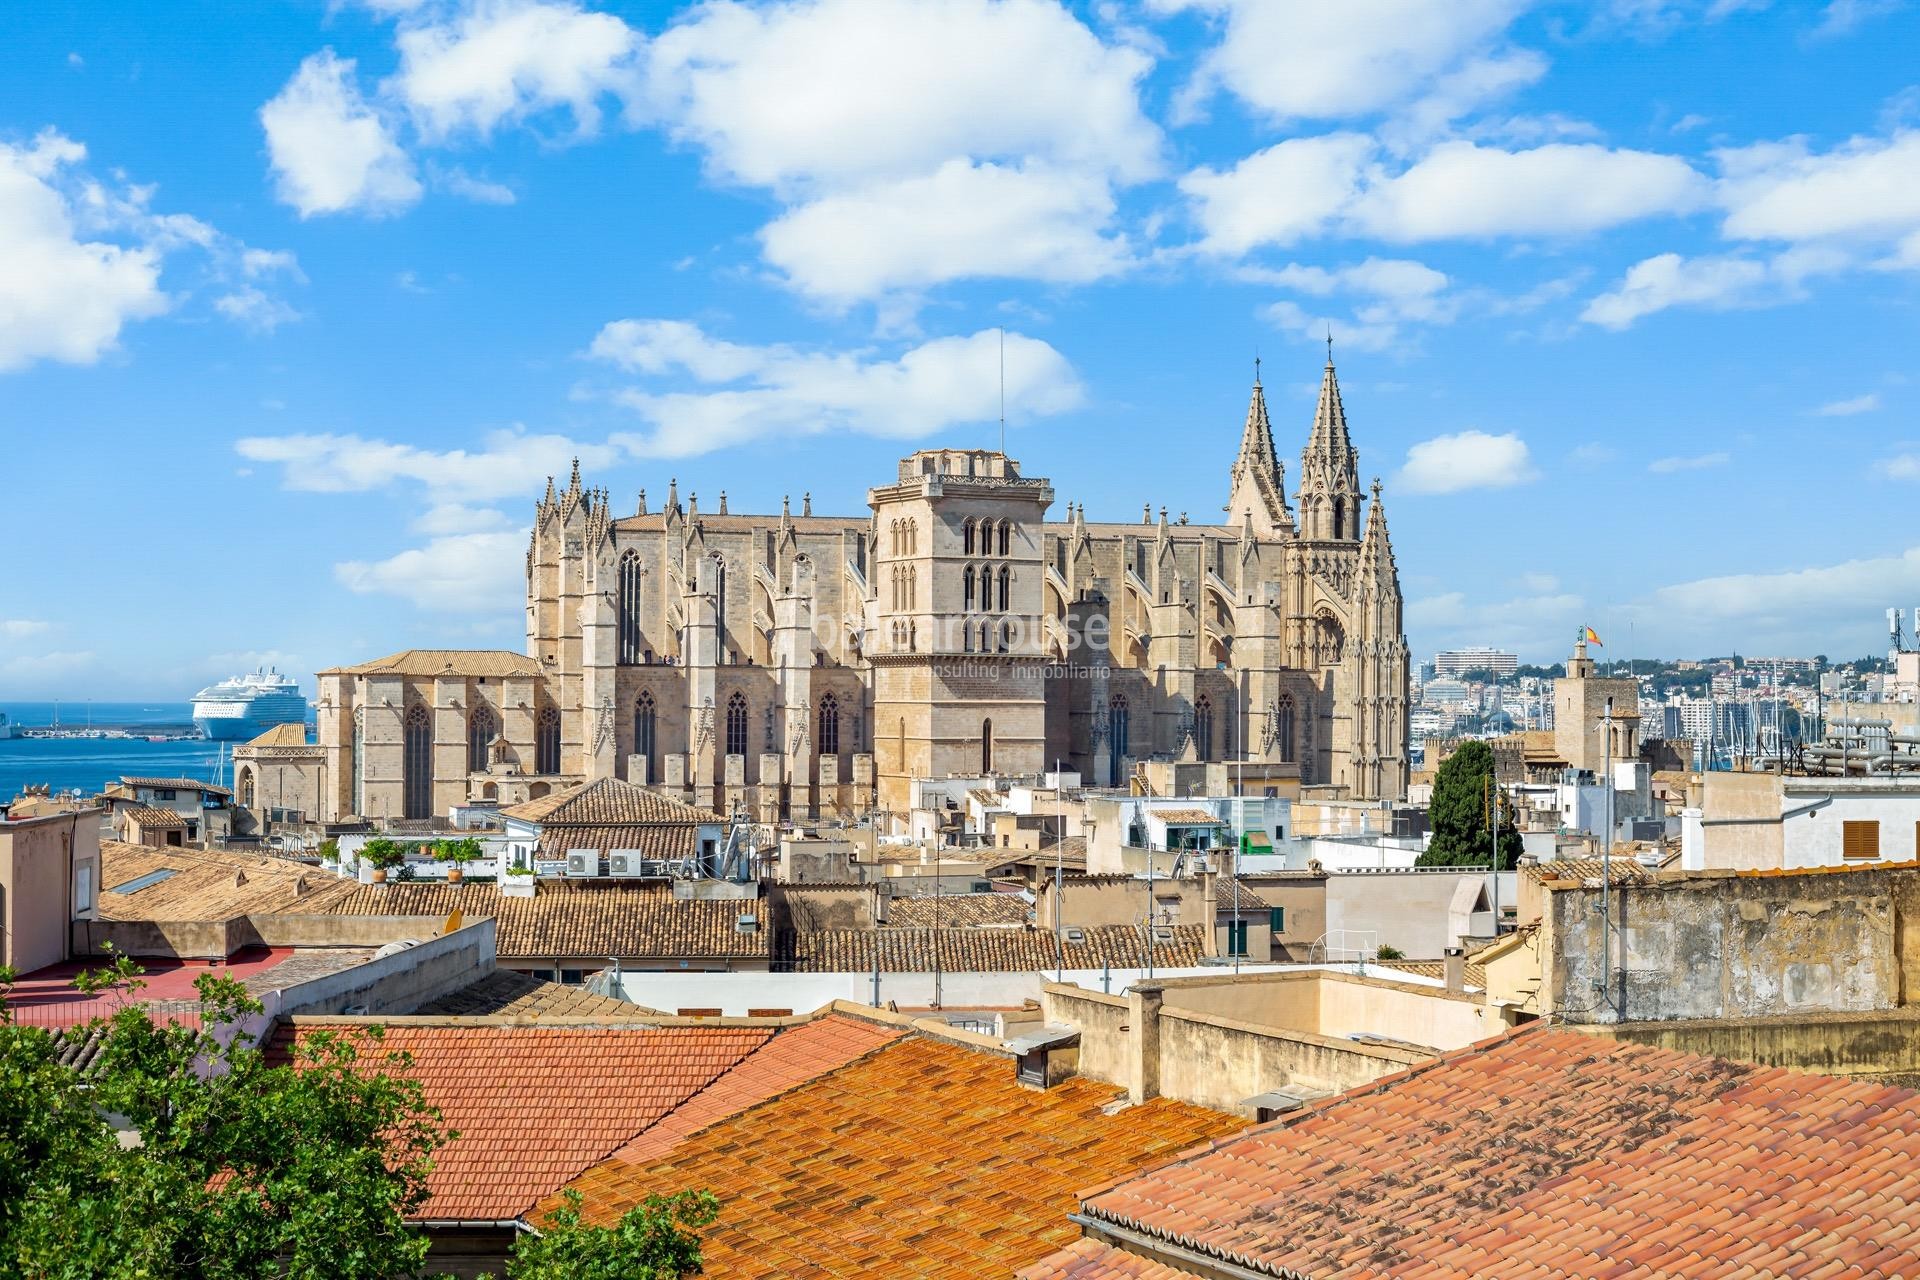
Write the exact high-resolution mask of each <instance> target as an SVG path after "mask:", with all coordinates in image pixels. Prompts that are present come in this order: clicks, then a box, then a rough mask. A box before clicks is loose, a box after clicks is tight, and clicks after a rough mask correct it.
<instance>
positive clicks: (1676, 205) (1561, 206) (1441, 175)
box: [1354, 142, 1709, 241]
mask: <svg viewBox="0 0 1920 1280" xmlns="http://www.w3.org/2000/svg"><path fill="white" fill-rule="evenodd" d="M1708 190H1709V188H1708V184H1707V181H1706V179H1704V178H1702V177H1701V176H1700V175H1699V174H1698V173H1696V172H1694V170H1693V169H1692V168H1691V167H1689V166H1688V164H1687V163H1686V161H1684V160H1681V159H1679V158H1678V157H1676V156H1666V155H1658V154H1655V153H1653V152H1648V151H1627V150H1612V149H1609V148H1607V147H1601V146H1595V145H1591V144H1584V143H1580V144H1576V143H1551V144H1549V145H1547V146H1543V147H1535V148H1533V149H1531V150H1527V151H1502V150H1500V149H1498V148H1496V147H1483V146H1478V145H1476V144H1474V143H1471V142H1448V143H1443V144H1441V145H1440V146H1438V147H1435V148H1434V149H1433V150H1432V151H1430V152H1428V153H1427V154H1426V155H1425V156H1423V157H1422V158H1421V159H1420V160H1419V161H1418V162H1417V163H1415V164H1414V165H1413V167H1412V168H1410V169H1408V170H1406V171H1405V172H1403V173H1401V174H1399V175H1398V176H1397V177H1393V178H1389V179H1386V180H1384V181H1381V182H1376V183H1374V184H1373V185H1372V186H1371V188H1370V189H1369V190H1368V191H1367V193H1366V195H1365V196H1364V197H1363V198H1362V199H1361V201H1360V202H1359V206H1358V207H1357V208H1356V209H1355V211H1354V213H1355V219H1356V221H1357V222H1358V223H1359V225H1361V226H1363V227H1364V228H1366V229H1367V230H1368V231H1370V232H1371V233H1372V234H1375V235H1378V236H1382V237H1384V238H1386V239H1388V240H1402V241H1411V240H1436V239H1446V238H1454V237H1491V236H1516V235H1540V236H1562V235H1579V234H1583V233H1586V232H1592V231H1599V230H1602V229H1604V228H1607V227H1613V226H1618V225H1620V224H1621V223H1625V222H1632V221H1635V220H1637V219H1640V218H1646V217H1652V216H1654V215H1657V214H1672V213H1683V212H1686V211H1688V210H1690V209H1693V208H1696V207H1698V206H1699V205H1700V204H1702V203H1703V202H1704V201H1705V200H1706V198H1707V195H1708Z"/></svg>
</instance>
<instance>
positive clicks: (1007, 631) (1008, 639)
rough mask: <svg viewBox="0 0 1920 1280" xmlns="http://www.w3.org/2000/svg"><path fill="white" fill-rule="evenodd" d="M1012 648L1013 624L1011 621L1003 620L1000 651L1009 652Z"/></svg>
mask: <svg viewBox="0 0 1920 1280" xmlns="http://www.w3.org/2000/svg"><path fill="white" fill-rule="evenodd" d="M1012 649H1013V624H1012V623H1011V622H1003V623H1001V624H1000V652H1001V653H1008V652H1011V651H1012Z"/></svg>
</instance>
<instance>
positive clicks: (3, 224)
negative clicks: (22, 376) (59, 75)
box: [0, 132, 171, 372]
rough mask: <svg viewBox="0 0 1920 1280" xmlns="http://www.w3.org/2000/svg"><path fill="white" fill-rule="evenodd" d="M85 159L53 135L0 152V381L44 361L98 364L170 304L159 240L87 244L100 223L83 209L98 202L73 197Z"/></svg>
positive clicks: (74, 146)
mask: <svg viewBox="0 0 1920 1280" xmlns="http://www.w3.org/2000/svg"><path fill="white" fill-rule="evenodd" d="M85 156H86V149H85V148H84V147H82V146H81V145H80V144H79V143H77V142H74V141H72V140H70V139H68V138H65V137H62V136H61V135H60V134H58V133H53V132H46V133H42V134H41V135H40V136H39V137H37V138H35V139H34V141H33V142H31V143H29V144H26V145H24V146H13V145H9V144H6V143H0V372H5V371H7V370H9V369H18V368H22V367H24V366H26V365H29V364H32V363H33V362H35V361H37V360H59V361H64V362H66V363H69V364H91V363H93V362H94V361H95V360H98V359H99V358H100V356H101V355H102V354H104V353H105V352H107V351H109V350H111V349H112V348H113V346H114V345H115V343H116V342H118V340H119V337H120V331H121V329H122V328H123V327H124V326H125V325H126V324H127V323H128V322H129V321H132V320H140V319H144V318H146V317H148V316H155V315H158V314H160V313H161V312H163V311H165V310H166V309H167V308H168V306H169V305H170V302H171V299H169V298H168V296H167V295H166V293H164V292H163V291H162V290H161V288H160V264H161V258H162V255H163V252H164V247H163V245H162V243H161V242H160V241H159V240H158V239H157V238H151V237H149V238H147V241H146V242H145V243H140V244H133V245H123V244H116V243H111V242H109V241H106V240H89V239H84V238H82V237H83V236H84V235H86V234H88V232H87V231H85V230H83V229H82V227H81V226H80V225H79V224H80V223H81V222H82V220H87V221H97V218H96V217H95V211H93V210H90V209H89V208H88V207H87V205H86V204H85V203H83V202H84V201H86V200H87V198H88V196H90V195H93V194H94V193H93V192H91V191H89V192H79V191H71V190H70V188H71V186H72V184H73V182H74V180H75V179H74V169H75V167H76V166H77V165H78V164H79V163H80V162H81V161H82V160H83V159H84V158H85ZM88 185H89V186H91V184H88ZM99 198H102V199H103V198H105V193H104V191H101V192H100V193H99ZM116 220H117V219H116ZM95 229H100V228H97V227H96V228H95Z"/></svg>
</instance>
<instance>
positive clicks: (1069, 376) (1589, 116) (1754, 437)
mask: <svg viewBox="0 0 1920 1280" xmlns="http://www.w3.org/2000/svg"><path fill="white" fill-rule="evenodd" d="M1917 49H1920V6H1917V5H1911V4H1900V3H1893V2H1891V0H1884V2H1876V0H1833V2H1832V3H1825V2H1815V0H1799V2H1797V3H1787V2H1785V0H1774V2H1773V3H1766V2H1765V0H1746V2H1744V3H1743V2H1741V0H1611V3H1600V2H1598V0H1596V2H1594V3H1585V4H1551V3H1540V4H1528V3H1525V2H1524V0H1431V2H1427V0H1418V2H1417V0H1346V2H1345V3H1342V4H1338V5H1331V4H1326V3H1324V2H1323V0H1315V2H1313V3H1294V2H1293V0H1128V2H1121V0H1114V2H1111V3H1082V4H1058V3H1054V2H1052V0H913V2H909V0H809V2H793V3H757V4H733V3H712V4H706V5H700V6H693V7H682V6H674V5H667V4H625V5H620V4H602V5H589V4H582V3H572V2H569V0H359V2H352V0H333V2H331V3H321V2H319V0H316V2H314V3H297V4H296V3H289V4H278V5H263V4H258V3H247V4H241V3H237V2H236V3H188V2H185V0H183V2H182V3H179V4H169V5H155V4H151V3H115V2H113V0H87V2H86V3H79V2H74V3H52V2H49V3H43V4H34V5H10V6H6V7H5V9H4V10H0V68H4V72H5V74H4V75H3V76H0V437H3V438H4V444H5V455H4V457H5V462H4V466H5V469H6V479H7V483H6V485H5V491H6V499H5V500H6V504H7V508H8V511H7V515H8V520H7V525H6V527H7V528H8V529H9V530H10V531H11V532H12V533H13V538H12V540H11V544H12V547H13V550H14V554H13V555H12V556H10V557H9V560H10V565H9V567H10V570H11V572H10V574H9V579H10V581H9V585H8V589H7V591H6V593H5V596H4V599H0V694H4V695H5V696H7V697H12V698H31V697H50V696H81V695H91V696H95V697H113V696H145V697H154V696H184V695H185V694H186V693H189V692H191V691H192V690H193V689H194V688H196V687H197V686H198V684H200V683H202V682H204V681H205V680H206V679H210V678H213V677H216V676H219V675H223V674H227V673H229V672H230V671H232V670H235V669H239V668H241V667H243V666H246V665H249V664H251V663H252V662H254V661H258V660H266V661H274V662H278V663H279V664H280V665H281V666H282V667H283V668H288V669H292V670H295V671H296V672H298V673H300V674H302V675H306V674H307V673H310V672H311V671H312V670H313V669H315V668H317V667H321V666H326V665H330V664H333V663H337V662H346V661H355V660H359V659H363V658H366V657H369V656H373V655H376V654H379V653H383V652H387V651H390V650H393V649H396V648H401V647H404V646H409V645H503V646H507V647H518V645H519V642H520V636H519V627H520V615H519V602H520V593H521V557H522V551H523V548H524V538H525V526H526V524H527V521H528V519H529V515H530V511H531V506H532V502H533V500H534V499H535V498H536V497H537V496H538V494H539V492H540V491H541V489H542V488H543V487H544V484H545V478H546V476H547V474H548V473H550V472H553V473H558V474H560V475H561V476H562V477H564V474H565V470H566V467H567V464H568V461H569V459H570V458H572V457H573V456H575V455H576V454H578V455H579V456H580V457H581V458H582V459H583V461H584V464H585V469H586V474H587V477H588V480H589V482H590V483H592V484H595V485H600V486H604V487H606V488H608V489H609V490H611V492H612V494H613V499H614V504H615V507H616V509H617V510H620V511H627V510H631V509H632V504H633V503H634V502H635V500H636V497H637V494H638V491H640V490H641V489H645V490H646V491H647V493H648V495H649V499H650V501H651V502H652V503H653V504H654V505H655V506H656V507H657V505H658V503H659V502H660V499H661V496H662V495H663V494H664V493H665V491H666V488H667V483H668V480H669V478H670V477H674V478H677V479H678V482H679V486H680V492H681V493H682V495H683V496H684V495H686V494H687V493H689V492H697V493H698V494H699V495H700V500H701V504H702V507H703V508H705V509H711V508H712V506H713V505H715V504H716V503H717V499H718V496H719V493H720V491H721V490H723V489H724V490H726V491H727V494H728V498H729V503H730V506H731V509H732V510H734V511H743V510H761V511H768V510H777V509H778V507H779V502H780V499H781V496H782V494H786V493H791V494H792V495H793V496H794V498H795V501H796V503H797V502H798V499H799V495H800V494H801V492H803V491H808V490H810V491H811V492H812V494H813V498H814V502H815V505H816V509H818V510H822V511H836V512H844V511H852V510H857V509H859V508H860V507H861V505H862V503H863V502H864V496H865V490H866V488H867V487H868V486H869V485H870V484H872V483H875V482H877V481H879V480H882V479H884V478H885V477H886V476H887V475H889V474H890V472H891V467H892V460H893V459H894V458H896V457H897V456H899V455H900V454H901V453H902V452H904V451H906V450H908V449H910V448H912V447H915V446H916V444H917V443H919V442H923V441H924V442H941V443H987V442H991V441H993V440H994V439H995V436H996V432H997V427H996V425H995V422H994V418H995V415H996V413H997V406H998V386H997V382H998V372H997V349H998V339H997V337H996V331H997V330H1000V329H1003V328H1004V330H1005V333H1006V343H1007V381H1008V412H1009V419H1010V424H1009V436H1008V444H1009V451H1010V452H1012V453H1013V454H1014V455H1015V456H1016V457H1018V458H1020V459H1021V460H1022V463H1023V465H1024V467H1025V469H1026V470H1027V472H1028V473H1029V474H1043V475H1047V476H1050V477H1051V478H1052V479H1053V481H1054V484H1055V488H1056V490H1057V492H1058V494H1059V497H1060V500H1061V501H1062V503H1064V502H1066V501H1076V502H1084V503H1086V505H1087V509H1088V513H1089V515H1090V516H1091V517H1095V518H1107V519H1130V518H1137V516H1138V512H1139V510H1140V507H1141V504H1142V503H1143V502H1148V501H1150V502H1152V503H1153V505H1154V506H1155V507H1156V508H1158V506H1159V505H1160V504H1162V503H1165V504H1166V505H1167V506H1168V507H1170V508H1171V509H1172V510H1173V511H1174V512H1176V513H1177V512H1179V511H1182V510H1186V511H1190V512H1191V513H1192V514H1193V516H1194V518H1196V519H1202V518H1211V516H1212V515H1213V513H1216V512H1217V511H1218V509H1219V505H1220V503H1221V502H1222V501H1223V500H1224V498H1225V493H1226V487H1227V485H1226V480H1227V467H1228V464H1229V462H1230V461H1231V456H1232V451H1233V448H1234V446H1235V443H1236V442H1237V439H1238V435H1239V430H1240V423H1241V420H1242V417H1243V415H1244V413H1245V406H1246V398H1247V393H1248V383H1249V381H1250V377H1251V372H1252V361H1253V357H1254V354H1255V353H1256V351H1257V352H1258V353H1259V354H1260V356H1261V357H1262V358H1263V360H1264V362H1265V363H1264V369H1265V373H1266V378H1265V381H1266V384H1267V387H1268V393H1269V400H1270V403H1271V405H1272V409H1273V416H1274V420H1275V426H1276V432H1277V434H1278V436H1279V437H1280V438H1279V442H1278V443H1279V445H1280V448H1281V451H1282V455H1283V456H1284V457H1290V458H1293V459H1295V460H1296V464H1295V466H1294V467H1293V470H1296V471H1297V456H1298V450H1299V447H1300V445H1301V444H1303V443H1304V440H1305V436H1306V429H1307V424H1308V421H1309V418H1310V414H1311V410H1312V394H1313V388H1314V386H1315V385H1316V383H1317V380H1318V367H1319V363H1320V360H1321V358H1322V347H1321V339H1320V337H1319V336H1318V335H1319V334H1321V333H1322V332H1323V330H1324V329H1325V327H1326V326H1327V325H1328V324H1331V326H1332V328H1333V332H1334V337H1335V343H1336V357H1337V359H1338V362H1339V365H1340V369H1341V377H1342V385H1343V387H1344V389H1345V393H1346V403H1347V409H1348V415H1349V419H1350V421H1351V424H1352V428H1353V433H1354V437H1355V443H1356V444H1357V446H1358V447H1359V449H1360V452H1361V467H1362V470H1363V472H1366V473H1369V474H1377V475H1379V476H1381V477H1382V479H1383V480H1384V482H1385V484H1386V503H1387V510H1388V513H1389V517H1390V521H1391V525H1392V529H1393V532H1394V538H1395V545H1396V550H1397V552H1398V557H1399V563H1400V566H1401V572H1402V575H1403V584H1404V586H1405V589H1406V593H1407V596H1408V599H1409V606H1408V631H1409V635H1410V639H1411V641H1412V643H1413V646H1414V648H1415V651H1416V652H1417V653H1419V654H1421V655H1423V656H1424V655H1426V654H1429V653H1430V652H1431V651H1432V650H1433V649H1434V648H1436V647H1441V646H1445V645H1452V644H1466V643H1489V644H1500V645H1508V646H1512V647H1515V648H1517V649H1519V650H1520V652H1521V653H1523V654H1524V655H1525V656H1527V657H1529V658H1535V659H1541V660H1548V659H1551V658H1553V657H1556V656H1559V654H1560V653H1561V651H1562V650H1563V649H1564V648H1565V640H1566V638H1567V636H1568V635H1569V634H1570V633H1571V631H1572V630H1573V628H1574V627H1575V626H1576V625H1578V624H1580V623H1583V622H1584V623H1591V624H1593V625H1594V626H1595V627H1597V628H1599V629H1600V630H1601V631H1602V632H1603V634H1605V635H1606V636H1607V639H1608V641H1609V648H1610V651H1614V650H1618V651H1621V652H1622V653H1623V654H1624V651H1625V650H1626V649H1627V648H1629V647H1631V648H1633V649H1634V650H1636V651H1637V652H1638V653H1639V654H1640V655H1643V656H1644V655H1647V654H1654V653H1659V654H1664V655H1698V654H1706V653H1716V652H1726V651H1729V650H1733V649H1738V650H1740V651H1742V652H1746V653H1765V652H1773V651H1804V652H1813V651H1823V652H1828V653H1831V654H1834V655H1854V654H1860V653H1865V652H1868V651H1870V650H1873V649H1875V648H1876V647H1879V646H1880V645H1881V644H1882V639H1881V635H1880V632H1881V621H1880V615H1881V610H1882V609H1884V608H1885V607H1886V606H1889V605H1895V604H1904V605H1906V606H1909V607H1911V606H1913V605H1915V604H1920V535H1916V534H1915V532H1914V530H1913V522H1912V521H1911V519H1910V518H1909V517H1908V513H1909V511H1910V509H1911V506H1912V502H1913V499H1914V496H1915V494H1916V488H1915V486H1916V484H1917V483H1920V427H1916V426H1915V425H1914V405H1915V404H1916V402H1917V401H1920V387H1916V386H1915V385H1914V384H1913V382H1912V381H1911V379H1912V378H1913V377H1914V376H1915V374H1916V372H1920V371H1916V370H1915V368H1914V363H1915V362H1914V359H1913V352H1914V351H1915V350H1920V342H1917V341H1916V339H1917V338H1920V333H1916V320H1915V310H1914V303H1915V299H1916V283H1920V83H1917V82H1920V70H1917V69H1916V65H1917V64H1916V63H1915V61H1914V58H1913V56H1912V55H1913V53H1914V52H1915V50H1917ZM1291 478H1292V477H1291V476H1290V479H1291Z"/></svg>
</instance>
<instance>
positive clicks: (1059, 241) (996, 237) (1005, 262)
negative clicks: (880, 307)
mask: <svg viewBox="0 0 1920 1280" xmlns="http://www.w3.org/2000/svg"><path fill="white" fill-rule="evenodd" d="M1113 211H1114V201H1113V195H1112V193H1111V192H1110V191H1109V189H1108V186H1107V182H1106V179H1104V178H1102V177H1099V176H1097V175H1093V174H1085V173H1074V172H1071V171H1060V170H1049V169H1045V168H1039V167H1028V168H1026V169H1014V168H1002V167H1000V166H998V165H991V164H983V165H975V164H972V163H969V162H968V161H965V160H952V161H949V162H947V163H946V164H945V165H942V166H941V167H940V168H939V169H938V170H936V171H935V172H934V173H932V174H930V175H928V176H926V177H920V178H907V179H902V180H900V181H895V182H884V183H877V184H875V185H872V186H869V187H863V188H861V189H858V190H855V191H849V192H844V193H841V194H836V195H831V196H826V197H823V198H822V199H819V200H815V201H812V202H810V203H807V204H803V205H801V206H799V207H798V208H795V209H792V210H790V211H789V212H787V213H785V214H783V215H781V216H780V217H778V218H776V219H774V221H773V222H771V223H769V224H768V225H767V226H766V227H765V228H764V229H762V231H761V232H760V240H761V244H762V246H763V249H764V253H765V257H766V260H767V262H768V263H769V264H771V265H772V266H773V267H774V268H776V269H777V270H779V271H780V272H781V273H782V274H783V275H784V276H785V277H786V280H787V283H788V284H789V285H791V286H792V287H793V288H795V289H797V290H799V291H800V292H802V293H805V294H807V295H809V296H811V297H816V298H821V299H824V300H826V301H829V302H832V303H836V304H840V305H845V304H847V303H850V302H855V301H860V300H863V299H869V298H877V297H881V296H883V295H886V294H890V293H894V292H897V291H902V290H916V289H921V288H925V287H927V286H929V285H935V284H940V283H943V282H946V281H950V280H962V279H973V278H981V277H1014V278H1021V279H1028V280H1043V281H1048V282H1051V283H1058V284H1082V283H1085V282H1087V281H1090V280H1097V279H1100V278H1102V277H1104V276H1108V275H1111V274H1113V273H1115V272H1117V271H1119V270H1121V269H1122V268H1123V267H1124V265H1125V263H1126V260H1127V256H1128V254H1127V246H1126V244H1125V242H1124V241H1123V240H1121V239H1119V238H1118V237H1115V236H1111V235H1109V234H1108V233H1107V231H1106V228H1107V226H1108V224H1109V223H1110V222H1111V220H1112V218H1113Z"/></svg>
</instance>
